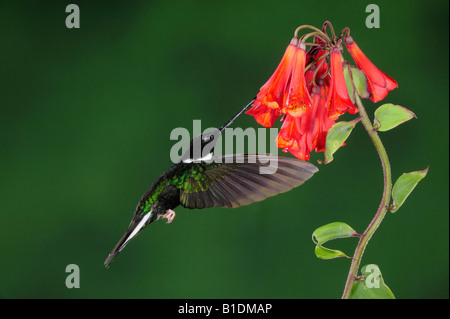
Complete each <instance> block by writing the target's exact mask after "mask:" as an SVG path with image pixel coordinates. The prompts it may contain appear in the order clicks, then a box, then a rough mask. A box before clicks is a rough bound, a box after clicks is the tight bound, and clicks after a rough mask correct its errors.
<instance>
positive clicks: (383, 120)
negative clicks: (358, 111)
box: [373, 103, 416, 132]
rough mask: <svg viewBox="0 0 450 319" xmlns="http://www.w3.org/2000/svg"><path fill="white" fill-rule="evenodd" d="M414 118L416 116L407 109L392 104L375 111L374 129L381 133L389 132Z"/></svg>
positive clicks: (384, 105)
mask: <svg viewBox="0 0 450 319" xmlns="http://www.w3.org/2000/svg"><path fill="white" fill-rule="evenodd" d="M413 117H416V115H415V114H414V113H413V112H411V111H410V110H408V109H407V108H404V107H402V106H400V105H394V104H390V103H388V104H383V105H382V106H380V107H379V108H378V109H377V110H376V111H375V120H374V125H373V128H374V129H375V130H378V131H380V132H384V131H389V130H390V129H393V128H394V127H396V126H398V125H400V124H402V123H404V122H406V121H409V120H410V119H412V118H413Z"/></svg>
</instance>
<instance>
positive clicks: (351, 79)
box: [343, 62, 370, 103]
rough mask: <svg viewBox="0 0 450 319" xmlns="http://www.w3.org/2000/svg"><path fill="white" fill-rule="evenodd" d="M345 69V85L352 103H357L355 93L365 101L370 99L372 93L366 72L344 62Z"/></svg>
mask: <svg viewBox="0 0 450 319" xmlns="http://www.w3.org/2000/svg"><path fill="white" fill-rule="evenodd" d="M343 69H344V78H345V83H346V84H347V90H348V94H349V96H350V99H351V101H352V102H353V103H355V93H357V94H358V95H359V96H360V97H361V98H363V99H368V98H369V97H370V93H369V91H368V89H367V87H368V83H367V77H366V75H365V74H364V72H363V71H361V70H360V69H358V68H357V67H354V66H353V65H351V64H350V63H348V62H344V65H343Z"/></svg>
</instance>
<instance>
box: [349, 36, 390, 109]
mask: <svg viewBox="0 0 450 319" xmlns="http://www.w3.org/2000/svg"><path fill="white" fill-rule="evenodd" d="M345 46H346V47H347V50H348V52H349V53H350V55H351V56H352V58H353V60H354V61H355V63H356V65H357V66H358V68H360V69H361V70H362V71H363V72H364V73H365V75H366V77H367V82H368V91H369V93H370V94H371V97H370V99H371V100H372V101H373V102H378V101H381V100H382V99H384V98H385V97H386V95H387V94H388V92H389V91H392V90H393V89H395V88H397V87H398V84H397V82H396V81H395V80H394V79H393V78H391V77H390V76H389V75H387V74H385V73H384V72H382V71H381V70H380V69H378V68H377V67H376V66H375V65H374V64H373V63H372V62H370V60H369V59H368V58H367V57H366V56H365V55H364V53H363V52H362V51H361V49H360V48H359V47H358V45H357V44H356V43H355V41H353V38H352V37H351V36H346V37H345Z"/></svg>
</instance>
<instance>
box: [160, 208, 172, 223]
mask: <svg viewBox="0 0 450 319" xmlns="http://www.w3.org/2000/svg"><path fill="white" fill-rule="evenodd" d="M161 218H162V219H167V222H166V224H170V223H171V222H173V220H174V218H175V212H174V211H173V210H171V209H168V210H167V211H166V213H165V214H164V215H162V217H161Z"/></svg>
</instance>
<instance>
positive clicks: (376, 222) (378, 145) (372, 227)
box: [342, 94, 392, 299]
mask: <svg viewBox="0 0 450 319" xmlns="http://www.w3.org/2000/svg"><path fill="white" fill-rule="evenodd" d="M356 104H357V106H358V109H359V112H360V115H361V122H362V124H363V126H364V128H365V129H366V131H367V133H368V134H369V136H370V138H371V139H372V142H373V144H374V146H375V149H376V150H377V152H378V155H379V156H380V161H381V166H382V168H383V177H384V189H383V196H382V198H381V202H380V205H379V207H378V210H377V212H376V214H375V217H374V218H373V219H372V221H371V222H370V224H369V226H368V227H367V229H366V230H365V231H364V233H363V234H362V236H361V237H360V239H359V242H358V245H357V246H356V250H355V253H354V254H353V259H352V264H351V266H350V270H349V273H348V277H347V281H346V283H345V288H344V293H343V295H342V299H348V298H349V297H350V294H351V291H352V288H353V284H354V283H355V281H356V280H358V269H359V266H360V264H361V259H362V256H363V254H364V250H365V249H366V246H367V244H368V243H369V241H370V239H371V238H372V236H373V234H374V233H375V231H376V230H377V228H378V226H380V224H381V222H382V221H383V218H384V216H385V215H386V212H387V211H388V207H389V203H390V200H391V192H392V177H391V165H390V163H389V158H388V155H387V153H386V149H385V148H384V145H383V143H382V142H381V139H380V137H379V136H378V133H377V132H376V130H374V128H373V125H372V122H371V121H370V119H369V116H368V115H367V112H366V110H365V108H364V105H363V104H362V102H361V99H360V98H359V96H358V95H357V94H356Z"/></svg>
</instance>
